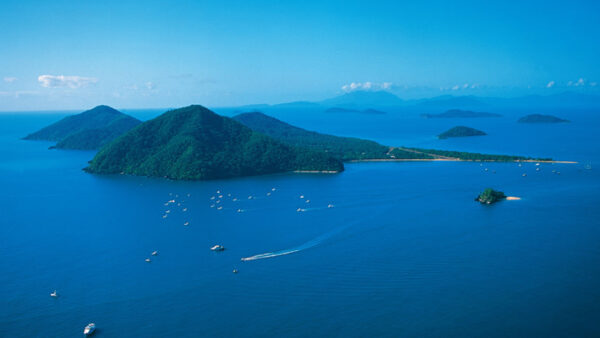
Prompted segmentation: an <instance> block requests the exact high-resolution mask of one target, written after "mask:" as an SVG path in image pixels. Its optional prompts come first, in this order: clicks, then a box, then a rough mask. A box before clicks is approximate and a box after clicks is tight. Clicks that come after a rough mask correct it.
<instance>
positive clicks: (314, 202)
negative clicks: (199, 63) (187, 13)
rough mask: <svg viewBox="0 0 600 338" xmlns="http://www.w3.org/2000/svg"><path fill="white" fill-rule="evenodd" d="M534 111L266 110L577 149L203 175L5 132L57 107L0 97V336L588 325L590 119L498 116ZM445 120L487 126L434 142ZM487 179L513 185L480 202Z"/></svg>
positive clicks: (595, 313)
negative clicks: (1, 103) (443, 115)
mask: <svg viewBox="0 0 600 338" xmlns="http://www.w3.org/2000/svg"><path fill="white" fill-rule="evenodd" d="M216 111H217V112H219V113H222V114H224V115H232V114H234V113H235V111H236V109H216ZM124 112H126V113H130V114H132V115H134V116H136V117H139V118H143V119H147V118H150V117H152V116H155V115H156V114H158V113H160V111H156V110H151V111H150V110H130V111H128V110H124ZM533 112H539V111H534V110H531V111H526V110H520V111H503V112H502V113H503V114H505V116H504V117H502V118H481V119H425V118H421V117H419V114H418V112H414V111H407V110H401V111H390V112H389V113H388V114H387V115H381V116H380V115H369V116H367V115H359V114H357V115H352V114H350V115H347V114H346V115H344V114H326V113H323V112H322V111H311V110H308V111H307V110H294V109H287V110H272V111H270V110H265V113H268V114H272V115H273V116H275V117H277V118H280V119H282V120H284V121H286V122H289V123H291V124H294V125H297V126H300V127H304V128H307V129H311V130H316V131H320V132H326V133H332V134H335V135H343V136H355V137H362V138H368V139H373V140H376V141H379V142H381V143H384V144H386V145H393V146H412V147H421V148H436V149H451V150H463V151H472V152H483V153H496V154H511V155H512V154H515V155H527V156H534V157H552V158H553V159H556V160H569V161H577V162H578V163H577V164H545V163H542V164H540V165H539V166H536V165H535V163H524V164H523V165H522V166H518V165H517V164H516V163H477V162H377V163H375V162H374V163H351V164H346V170H345V171H344V172H343V173H340V174H292V173H290V174H278V175H268V176H260V177H246V178H236V179H228V180H215V181H203V182H188V181H169V180H164V179H156V178H144V177H129V176H120V175H117V176H96V175H91V174H87V173H85V172H83V171H82V170H81V169H82V168H84V167H85V166H86V164H87V161H89V160H90V159H91V158H92V157H93V156H94V152H89V151H66V150H48V147H49V146H51V145H52V143H49V142H34V141H23V140H21V139H20V138H21V137H23V136H25V135H27V134H28V133H30V132H33V131H35V130H37V129H39V128H41V127H43V126H45V125H48V124H50V123H52V122H55V121H57V120H58V119H60V118H62V117H64V116H65V114H66V113H71V112H27V113H2V114H0V187H1V188H2V190H1V191H2V193H1V194H0V290H2V299H1V300H0V336H1V337H77V336H82V332H83V328H84V326H85V325H87V324H88V323H90V322H94V323H96V325H97V327H98V329H97V332H96V333H95V335H97V336H98V337H127V336H135V337H198V336H221V337H306V336H317V337H321V336H346V337H373V336H384V337H398V336H404V337H439V336H445V337H469V336H487V337H507V336H536V337H553V336H557V337H558V336H561V337H562V336H570V337H573V336H579V337H583V336H598V335H600V288H599V287H598V286H599V285H600V244H599V243H600V221H599V220H600V208H598V205H600V197H599V195H598V192H599V191H600V170H598V168H600V167H599V166H600V147H599V145H600V133H598V130H599V129H598V127H599V126H600V115H599V114H598V113H599V112H598V111H594V110H562V111H557V112H552V111H551V112H547V111H544V112H543V113H551V114H555V115H558V116H559V117H562V118H566V119H569V120H571V121H572V122H571V123H565V124H552V125H527V124H518V123H516V120H517V119H518V117H520V116H522V115H525V114H528V113H533ZM456 125H466V126H469V127H474V128H477V129H481V130H483V131H485V132H486V133H488V135H487V136H482V137H470V138H455V139H446V140H437V139H436V137H435V135H437V134H439V133H441V132H443V131H445V130H446V129H449V128H450V127H453V126H456ZM536 168H539V170H536ZM486 169H487V170H486ZM523 174H527V176H523ZM487 187H492V188H495V189H498V190H501V191H504V192H505V193H506V194H507V195H509V196H518V197H521V200H518V201H502V202H499V203H497V204H494V205H491V206H484V205H480V204H479V203H477V202H475V201H474V198H475V197H476V196H477V194H478V193H479V192H481V191H482V190H483V189H485V188H487ZM219 196H222V197H219ZM213 197H214V199H211V198H213ZM173 200H174V202H169V201H173ZM217 201H219V203H217ZM219 207H221V208H219ZM298 209H300V210H301V211H297V210H298ZM167 211H168V212H167ZM185 223H187V225H184V224H185ZM217 244H219V245H223V246H224V247H225V248H226V250H225V251H223V252H213V251H211V250H210V248H211V247H212V246H213V245H217ZM153 251H158V254H157V255H156V256H152V255H151V253H152V252H153ZM248 257H250V258H252V259H250V260H247V261H242V260H241V258H248ZM146 258H150V259H151V262H149V263H148V262H145V259H146ZM234 269H236V270H237V271H238V272H237V273H233V270H234ZM54 290H56V291H57V293H58V295H59V297H57V298H53V297H50V293H51V292H52V291H54Z"/></svg>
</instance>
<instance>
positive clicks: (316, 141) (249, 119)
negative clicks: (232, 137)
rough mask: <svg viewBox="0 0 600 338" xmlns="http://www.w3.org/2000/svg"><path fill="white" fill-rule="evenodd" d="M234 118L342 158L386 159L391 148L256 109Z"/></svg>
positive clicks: (259, 130)
mask: <svg viewBox="0 0 600 338" xmlns="http://www.w3.org/2000/svg"><path fill="white" fill-rule="evenodd" d="M233 119H235V120H236V121H238V122H240V123H242V124H243V125H245V126H247V127H249V128H251V129H252V130H254V131H257V132H259V133H263V134H265V135H268V136H270V137H272V138H275V139H277V140H280V141H281V142H284V143H287V144H289V145H293V146H299V147H307V148H310V149H314V150H320V151H326V152H328V153H329V154H331V155H333V156H334V157H336V158H339V159H341V160H343V161H350V160H363V159H380V158H389V155H387V153H388V151H389V150H390V148H389V147H387V146H384V145H381V144H379V143H377V142H374V141H369V140H363V139H359V138H353V137H340V136H333V135H327V134H321V133H317V132H314V131H309V130H306V129H302V128H299V127H295V126H292V125H290V124H288V123H285V122H283V121H280V120H278V119H276V118H273V117H271V116H267V115H265V114H263V113H259V112H252V113H243V114H239V115H236V116H234V117H233Z"/></svg>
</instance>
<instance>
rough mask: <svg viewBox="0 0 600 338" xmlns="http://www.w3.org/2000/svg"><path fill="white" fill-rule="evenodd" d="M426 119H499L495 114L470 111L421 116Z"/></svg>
mask: <svg viewBox="0 0 600 338" xmlns="http://www.w3.org/2000/svg"><path fill="white" fill-rule="evenodd" d="M421 116H423V117H426V118H481V117H501V116H502V115H500V114H496V113H486V112H476V111H470V110H461V109H450V110H447V111H445V112H443V113H440V114H421Z"/></svg>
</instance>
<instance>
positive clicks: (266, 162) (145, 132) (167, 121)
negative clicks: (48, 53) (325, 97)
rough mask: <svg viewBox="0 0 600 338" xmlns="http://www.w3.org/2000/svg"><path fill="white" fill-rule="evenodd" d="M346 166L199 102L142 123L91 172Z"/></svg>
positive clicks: (171, 173)
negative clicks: (218, 113)
mask: <svg viewBox="0 0 600 338" xmlns="http://www.w3.org/2000/svg"><path fill="white" fill-rule="evenodd" d="M343 169H344V166H343V164H342V162H341V161H340V160H339V159H336V158H334V157H333V156H331V155H330V154H328V153H326V152H322V151H316V150H312V149H307V148H300V147H295V146H291V145H289V144H284V143H283V142H280V141H278V140H275V139H274V138H272V137H269V136H267V135H264V134H261V133H259V132H256V131H253V130H252V129H250V128H248V127H246V126H244V125H242V124H241V123H239V122H237V121H235V120H233V119H231V118H227V117H223V116H220V115H217V114H215V113H213V112H212V111H210V110H208V109H206V108H204V107H202V106H199V105H194V106H189V107H185V108H180V109H175V110H171V111H168V112H166V113H164V114H162V115H160V116H159V117H157V118H154V119H152V120H150V121H147V122H144V123H142V124H140V125H139V126H137V127H136V128H134V129H132V130H130V131H129V132H127V133H125V134H124V135H122V136H121V137H119V138H118V139H116V140H115V141H113V142H112V143H110V144H108V145H106V146H104V147H103V148H102V149H100V151H99V152H98V154H96V156H95V157H94V159H93V160H92V161H91V162H90V165H89V167H87V168H86V169H85V170H86V171H88V172H91V173H106V174H114V173H124V174H131V175H141V176H158V177H167V178H171V179H190V180H204V179H216V178H227V177H236V176H250V175H261V174H270V173H278V172H287V171H319V172H339V171H342V170H343Z"/></svg>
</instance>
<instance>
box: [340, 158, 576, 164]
mask: <svg viewBox="0 0 600 338" xmlns="http://www.w3.org/2000/svg"><path fill="white" fill-rule="evenodd" d="M434 161H437V162H506V163H559V164H577V163H579V162H577V161H536V160H514V161H498V160H465V159H460V158H405V159H402V158H375V159H365V160H350V161H347V162H348V163H354V162H434Z"/></svg>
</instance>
